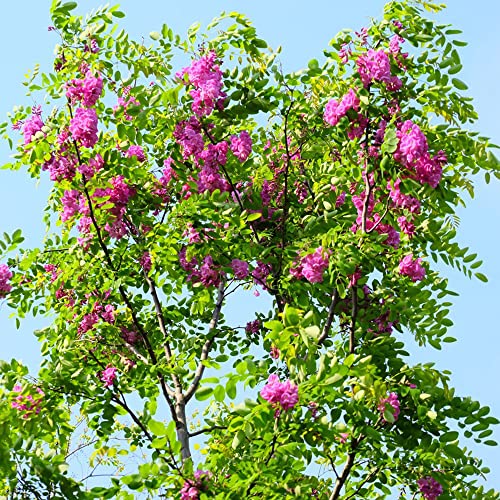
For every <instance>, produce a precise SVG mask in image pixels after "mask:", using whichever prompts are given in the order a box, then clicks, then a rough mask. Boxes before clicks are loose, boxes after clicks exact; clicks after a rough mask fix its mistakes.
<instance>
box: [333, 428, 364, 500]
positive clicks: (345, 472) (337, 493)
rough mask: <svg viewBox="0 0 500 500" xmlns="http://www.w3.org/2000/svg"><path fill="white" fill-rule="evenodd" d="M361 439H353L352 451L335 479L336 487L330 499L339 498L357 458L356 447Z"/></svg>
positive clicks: (335, 499)
mask: <svg viewBox="0 0 500 500" xmlns="http://www.w3.org/2000/svg"><path fill="white" fill-rule="evenodd" d="M361 439H362V438H358V439H353V440H352V446H351V451H350V452H349V453H348V455H347V460H346V463H345V465H344V469H343V471H342V474H341V475H340V477H338V478H337V480H336V481H335V488H334V489H333V491H332V494H331V495H330V499H329V500H337V499H338V498H339V496H340V492H341V490H342V487H343V486H344V484H345V482H346V481H347V478H348V477H349V474H350V473H351V470H352V466H353V465H354V459H355V458H356V448H357V447H358V445H359V443H360V442H361Z"/></svg>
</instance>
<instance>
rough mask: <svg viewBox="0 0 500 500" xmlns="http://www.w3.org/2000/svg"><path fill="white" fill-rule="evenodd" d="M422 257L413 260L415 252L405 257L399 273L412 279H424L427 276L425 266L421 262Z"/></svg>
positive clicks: (400, 264)
mask: <svg viewBox="0 0 500 500" xmlns="http://www.w3.org/2000/svg"><path fill="white" fill-rule="evenodd" d="M421 262H422V259H421V258H420V257H419V258H418V259H415V260H413V254H412V253H411V254H409V255H407V256H406V257H404V258H403V259H402V260H401V262H400V263H399V273H400V274H402V275H404V276H409V277H410V278H411V280H412V281H422V280H423V279H424V278H425V268H424V267H423V266H422V265H421V264H420V263H421Z"/></svg>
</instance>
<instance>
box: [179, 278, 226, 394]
mask: <svg viewBox="0 0 500 500" xmlns="http://www.w3.org/2000/svg"><path fill="white" fill-rule="evenodd" d="M225 286H226V277H223V278H222V280H221V282H220V284H219V291H218V294H217V301H216V303H215V308H214V312H213V314H212V320H211V321H210V325H209V327H208V331H209V332H211V331H212V330H215V328H216V327H217V323H218V322H219V317H220V313H221V310H222V303H223V302H224V288H225ZM214 341H215V335H211V336H210V338H209V339H207V341H206V342H205V344H204V345H203V347H202V349H201V356H200V362H199V364H198V366H197V367H196V372H195V375H194V380H193V382H192V384H191V385H190V386H189V389H188V390H187V391H186V393H185V394H184V401H185V402H186V403H187V402H188V401H189V400H190V399H191V398H192V397H193V395H194V393H195V392H196V390H197V389H198V386H199V384H200V380H201V378H202V377H203V373H204V372H205V365H204V363H203V362H204V361H206V360H207V359H208V355H209V354H210V350H211V349H212V345H213V343H214Z"/></svg>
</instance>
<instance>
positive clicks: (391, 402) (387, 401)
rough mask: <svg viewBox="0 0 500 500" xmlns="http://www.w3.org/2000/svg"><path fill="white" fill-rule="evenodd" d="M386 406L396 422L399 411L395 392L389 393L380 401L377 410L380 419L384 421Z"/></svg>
mask: <svg viewBox="0 0 500 500" xmlns="http://www.w3.org/2000/svg"><path fill="white" fill-rule="evenodd" d="M387 406H390V407H392V411H391V413H392V416H393V417H394V420H397V419H398V417H399V413H400V409H399V399H398V395H397V394H396V393H395V392H391V393H390V394H389V396H387V397H386V398H383V399H381V400H380V402H379V404H378V406H377V409H378V411H379V412H380V415H381V417H382V418H383V419H384V420H385V417H384V412H385V411H386V409H387Z"/></svg>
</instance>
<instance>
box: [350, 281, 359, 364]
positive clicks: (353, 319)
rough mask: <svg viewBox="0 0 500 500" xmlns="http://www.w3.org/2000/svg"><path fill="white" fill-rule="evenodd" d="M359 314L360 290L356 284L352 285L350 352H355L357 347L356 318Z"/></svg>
mask: <svg viewBox="0 0 500 500" xmlns="http://www.w3.org/2000/svg"><path fill="white" fill-rule="evenodd" d="M357 316H358V290H357V287H356V286H353V287H352V310H351V328H350V330H349V353H350V354H354V350H355V348H356V319H357Z"/></svg>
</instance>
